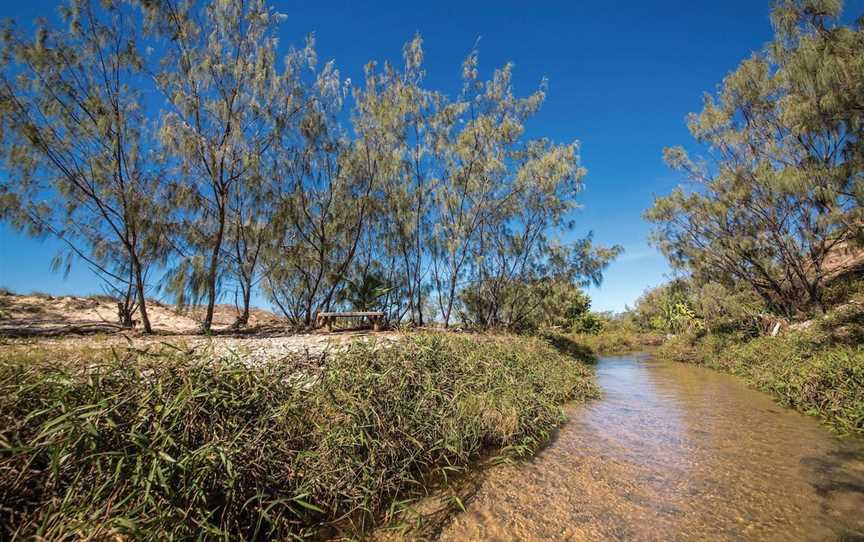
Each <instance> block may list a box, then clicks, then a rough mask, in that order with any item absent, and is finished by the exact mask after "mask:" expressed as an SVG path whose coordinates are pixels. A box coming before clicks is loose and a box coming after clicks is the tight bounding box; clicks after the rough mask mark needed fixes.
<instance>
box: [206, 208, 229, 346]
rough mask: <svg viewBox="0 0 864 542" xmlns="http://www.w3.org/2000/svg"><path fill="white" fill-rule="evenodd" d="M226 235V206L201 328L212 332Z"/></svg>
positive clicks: (211, 269)
mask: <svg viewBox="0 0 864 542" xmlns="http://www.w3.org/2000/svg"><path fill="white" fill-rule="evenodd" d="M224 234H225V206H224V205H220V207H219V230H218V231H217V232H216V240H215V242H214V243H213V253H212V255H211V256H210V270H209V273H208V275H207V314H206V315H205V316H204V322H203V323H202V324H201V328H202V329H203V330H204V331H205V332H206V331H210V328H211V327H212V325H213V311H214V309H215V307H216V277H217V276H218V273H217V271H218V266H219V255H220V252H221V251H222V237H223V236H224Z"/></svg>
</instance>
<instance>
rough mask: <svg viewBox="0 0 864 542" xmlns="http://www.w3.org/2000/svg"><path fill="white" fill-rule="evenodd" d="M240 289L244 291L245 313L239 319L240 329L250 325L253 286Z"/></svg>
mask: <svg viewBox="0 0 864 542" xmlns="http://www.w3.org/2000/svg"><path fill="white" fill-rule="evenodd" d="M250 282H251V281H250ZM240 288H241V289H242V290H243V312H242V313H241V314H240V316H238V317H237V326H238V327H240V326H245V325H247V324H248V323H249V299H250V298H251V297H252V296H251V294H252V285H251V284H245V285H242V286H240Z"/></svg>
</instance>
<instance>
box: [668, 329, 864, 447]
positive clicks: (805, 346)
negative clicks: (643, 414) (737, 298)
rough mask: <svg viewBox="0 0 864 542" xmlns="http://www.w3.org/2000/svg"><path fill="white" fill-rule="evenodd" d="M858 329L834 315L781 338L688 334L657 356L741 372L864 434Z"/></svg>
mask: <svg viewBox="0 0 864 542" xmlns="http://www.w3.org/2000/svg"><path fill="white" fill-rule="evenodd" d="M847 324H848V323H847ZM856 328H857V325H854V323H853V325H852V326H851V327H850V326H849V325H844V324H843V323H841V322H838V321H837V319H836V318H831V317H829V318H826V319H825V320H823V321H822V322H819V323H818V324H816V325H813V326H811V327H810V328H809V329H806V330H790V331H787V332H786V333H784V334H783V335H780V336H777V337H765V336H763V337H758V338H747V337H745V336H742V335H737V334H710V335H704V336H696V335H682V336H679V337H676V338H675V339H673V340H671V341H668V342H667V343H666V344H664V345H663V346H662V347H661V348H660V349H659V350H658V351H657V353H656V355H657V356H659V357H663V358H666V359H672V360H675V361H684V362H690V363H697V364H702V365H705V366H707V367H711V368H713V369H717V370H721V371H725V372H728V373H731V374H734V375H737V376H739V377H741V378H742V379H744V380H745V381H746V382H747V383H748V384H749V385H751V386H753V387H755V388H757V389H759V390H762V391H764V392H766V393H769V394H770V395H772V396H774V397H775V398H776V399H777V400H778V401H779V402H780V403H781V404H783V405H786V406H789V407H792V408H795V409H797V410H799V411H801V412H804V413H806V414H810V415H814V416H818V417H820V418H821V419H822V420H824V422H825V423H826V424H827V425H829V426H830V427H831V428H833V429H834V430H836V431H837V432H839V433H857V434H864V346H862V342H861V340H860V336H859V332H858V331H856ZM857 329H859V330H860V328H857Z"/></svg>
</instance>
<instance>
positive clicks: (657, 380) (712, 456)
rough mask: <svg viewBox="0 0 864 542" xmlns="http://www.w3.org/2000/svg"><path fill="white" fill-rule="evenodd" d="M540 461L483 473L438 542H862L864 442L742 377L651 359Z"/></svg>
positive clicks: (604, 371) (623, 366)
mask: <svg viewBox="0 0 864 542" xmlns="http://www.w3.org/2000/svg"><path fill="white" fill-rule="evenodd" d="M597 373H598V382H599V384H600V386H601V388H602V389H603V394H604V395H603V398H602V399H600V400H597V401H594V402H592V403H589V404H587V405H581V406H575V407H572V408H570V409H568V412H567V414H568V416H569V419H570V421H569V422H568V423H567V424H565V425H564V426H563V427H562V428H561V430H560V432H559V434H558V435H557V438H556V439H555V441H554V442H553V443H552V444H551V445H550V446H549V447H547V448H546V449H545V450H544V451H542V452H541V453H540V454H539V455H538V456H536V457H535V458H534V459H533V460H531V461H528V462H519V463H516V464H511V465H505V466H499V467H492V468H490V469H487V470H485V471H484V472H483V474H482V475H481V477H480V478H481V479H480V480H479V481H478V482H477V484H476V487H475V491H473V492H472V495H471V496H470V499H469V500H468V501H467V502H465V506H466V512H464V513H460V514H458V515H456V516H455V517H453V518H452V519H451V520H450V521H449V523H447V524H446V525H445V526H444V527H443V530H441V531H440V533H439V534H438V536H439V538H440V540H454V541H455V540H458V541H464V540H610V539H611V540H784V541H785V540H864V441H862V440H861V439H838V438H836V437H835V436H833V435H832V434H831V433H830V432H828V431H827V430H826V429H824V428H823V427H821V426H819V424H818V423H817V421H815V420H814V419H813V418H810V417H806V416H803V415H801V414H798V413H796V412H794V411H792V410H790V409H786V408H783V407H780V406H778V405H777V404H775V403H774V402H773V401H772V400H771V399H770V398H769V397H767V396H766V395H763V394H761V393H759V392H756V391H753V390H749V389H747V388H746V387H745V386H744V385H743V384H742V383H741V382H740V381H739V380H737V379H735V378H733V377H730V376H728V375H723V374H720V373H717V372H714V371H710V370H707V369H703V368H700V367H695V366H692V365H685V364H673V363H665V362H659V361H653V360H650V359H649V358H647V357H641V358H640V357H633V356H630V357H609V358H603V359H600V360H599V362H598V365H597Z"/></svg>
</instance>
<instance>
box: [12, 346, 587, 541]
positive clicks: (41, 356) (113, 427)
mask: <svg viewBox="0 0 864 542" xmlns="http://www.w3.org/2000/svg"><path fill="white" fill-rule="evenodd" d="M82 354H84V355H83V356H82ZM73 357H74V358H76V359H77V361H74V362H73V361H72V358H73ZM595 394H596V388H595V386H594V384H593V382H592V379H591V371H590V369H589V367H588V366H586V365H585V364H584V363H583V360H577V359H574V358H573V357H570V356H568V355H565V354H563V353H561V352H560V351H559V350H557V349H555V348H553V347H552V346H550V345H549V344H548V343H545V342H543V341H541V340H539V339H533V338H517V337H493V336H489V337H459V336H454V335H452V334H440V333H437V334H412V335H410V336H406V337H404V338H403V339H402V340H400V342H398V344H397V345H396V346H395V347H393V346H389V347H388V346H383V345H380V344H375V343H371V344H362V343H355V344H352V345H351V346H350V348H348V349H347V350H346V351H345V352H343V353H333V354H328V355H324V356H321V357H310V356H309V355H297V356H295V357H292V358H289V359H284V360H279V361H274V362H271V363H265V364H260V365H256V366H249V365H247V364H246V363H244V360H243V359H242V358H241V357H235V358H233V359H228V360H221V361H215V360H214V359H213V358H212V357H210V356H208V354H207V352H199V353H190V352H188V351H186V350H184V349H183V348H180V347H172V348H168V347H165V348H161V349H151V350H136V349H116V348H115V349H98V348H95V347H94V348H93V349H92V350H89V351H87V352H74V353H72V352H69V351H64V350H43V349H40V348H38V347H33V348H29V349H27V350H26V351H16V352H15V354H14V355H12V356H9V355H8V353H7V351H3V350H0V447H2V455H0V496H2V501H0V518H2V521H0V525H2V526H3V527H2V533H3V537H4V538H8V537H19V538H22V539H23V538H33V537H35V538H41V539H63V538H67V537H70V536H72V537H77V536H80V535H81V534H82V533H86V534H87V536H89V537H93V538H104V539H109V538H110V539H114V538H124V537H129V538H134V539H169V538H172V537H173V538H178V537H179V538H197V537H198V536H200V535H202V534H206V535H207V536H208V537H213V538H218V537H223V536H225V537H227V536H229V535H230V536H231V537H239V538H248V539H258V538H267V539H271V538H279V539H284V538H286V537H289V538H290V537H293V536H303V535H309V534H316V533H318V534H321V533H322V532H324V531H322V529H325V528H326V529H331V530H332V529H344V530H346V532H351V533H355V534H356V533H359V532H362V531H363V530H364V529H366V528H368V527H369V526H370V525H371V524H372V522H373V520H374V519H375V518H377V517H379V516H380V515H381V514H386V513H387V511H388V507H390V506H391V504H393V503H396V502H400V501H405V500H406V499H411V498H412V497H416V496H418V494H420V493H422V491H423V487H424V484H425V483H427V482H428V481H429V480H434V479H436V478H440V477H446V476H451V475H453V474H455V473H458V472H461V471H462V470H463V469H464V468H465V467H466V465H467V464H468V463H469V461H471V460H472V459H476V458H478V456H480V455H481V454H484V453H488V452H493V453H501V454H505V455H510V456H514V455H515V456H520V455H524V454H527V453H529V452H531V451H533V450H534V449H535V448H537V447H538V446H539V445H541V444H542V443H544V442H545V441H546V440H547V439H548V438H549V436H550V432H551V431H552V430H553V429H554V428H555V427H556V426H557V425H558V424H559V423H560V422H561V420H562V414H561V410H560V409H559V405H561V403H563V402H565V401H570V400H585V399H587V398H589V397H592V396H594V395H595Z"/></svg>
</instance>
